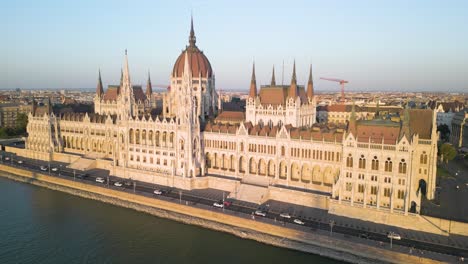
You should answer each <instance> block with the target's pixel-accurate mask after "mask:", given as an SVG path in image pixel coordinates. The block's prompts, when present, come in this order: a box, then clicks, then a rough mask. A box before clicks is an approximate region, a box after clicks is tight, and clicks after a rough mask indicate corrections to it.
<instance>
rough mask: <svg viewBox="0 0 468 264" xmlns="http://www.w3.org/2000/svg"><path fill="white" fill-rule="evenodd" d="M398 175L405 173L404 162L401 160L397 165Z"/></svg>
mask: <svg viewBox="0 0 468 264" xmlns="http://www.w3.org/2000/svg"><path fill="white" fill-rule="evenodd" d="M398 173H406V161H405V159H402V160H401V161H400V164H398Z"/></svg>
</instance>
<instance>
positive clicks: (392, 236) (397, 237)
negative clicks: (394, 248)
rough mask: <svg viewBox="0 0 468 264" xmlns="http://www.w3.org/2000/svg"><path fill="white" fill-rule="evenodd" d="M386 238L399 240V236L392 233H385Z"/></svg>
mask: <svg viewBox="0 0 468 264" xmlns="http://www.w3.org/2000/svg"><path fill="white" fill-rule="evenodd" d="M387 237H388V238H391V239H396V240H401V236H400V235H399V234H397V233H393V232H390V233H387Z"/></svg>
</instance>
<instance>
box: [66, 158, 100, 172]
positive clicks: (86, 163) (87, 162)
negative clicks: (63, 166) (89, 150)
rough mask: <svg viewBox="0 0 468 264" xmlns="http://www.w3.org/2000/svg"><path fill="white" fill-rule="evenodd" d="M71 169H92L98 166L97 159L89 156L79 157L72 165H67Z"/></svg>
mask: <svg viewBox="0 0 468 264" xmlns="http://www.w3.org/2000/svg"><path fill="white" fill-rule="evenodd" d="M67 167H68V168H70V169H74V170H80V171H84V170H90V169H94V168H96V160H93V159H88V158H79V159H77V160H76V161H74V162H73V163H71V164H70V165H68V166H67Z"/></svg>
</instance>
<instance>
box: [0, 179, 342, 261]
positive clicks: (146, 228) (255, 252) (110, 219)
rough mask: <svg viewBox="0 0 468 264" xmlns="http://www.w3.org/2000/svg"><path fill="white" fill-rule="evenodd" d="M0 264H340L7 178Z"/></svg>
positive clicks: (0, 210)
mask: <svg viewBox="0 0 468 264" xmlns="http://www.w3.org/2000/svg"><path fill="white" fill-rule="evenodd" d="M0 205H1V206H0V263H2V264H6V263H253V262H257V263H294V264H298V263H309V264H310V263H325V264H328V263H341V262H338V261H334V260H331V259H328V258H324V257H320V256H317V255H312V254H306V253H301V252H297V251H293V250H287V249H282V248H277V247H273V246H269V245H264V244H261V243H258V242H255V241H251V240H244V239H241V238H237V237H235V236H232V235H228V234H225V233H221V232H216V231H212V230H207V229H203V228H200V227H196V226H190V225H186V224H181V223H178V222H174V221H171V220H167V219H162V218H158V217H154V216H151V215H147V214H144V213H140V212H136V211H133V210H130V209H125V208H120V207H116V206H113V205H109V204H105V203H102V202H97V201H93V200H88V199H83V198H80V197H76V196H73V195H69V194H65V193H61V192H58V191H53V190H49V189H46V188H41V187H37V186H34V185H30V184H26V183H20V182H15V181H12V180H9V179H6V178H3V177H0Z"/></svg>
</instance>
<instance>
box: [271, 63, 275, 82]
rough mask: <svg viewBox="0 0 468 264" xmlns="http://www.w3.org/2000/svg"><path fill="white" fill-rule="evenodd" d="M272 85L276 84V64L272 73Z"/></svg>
mask: <svg viewBox="0 0 468 264" xmlns="http://www.w3.org/2000/svg"><path fill="white" fill-rule="evenodd" d="M271 86H276V80H275V65H273V73H272V74H271Z"/></svg>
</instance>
